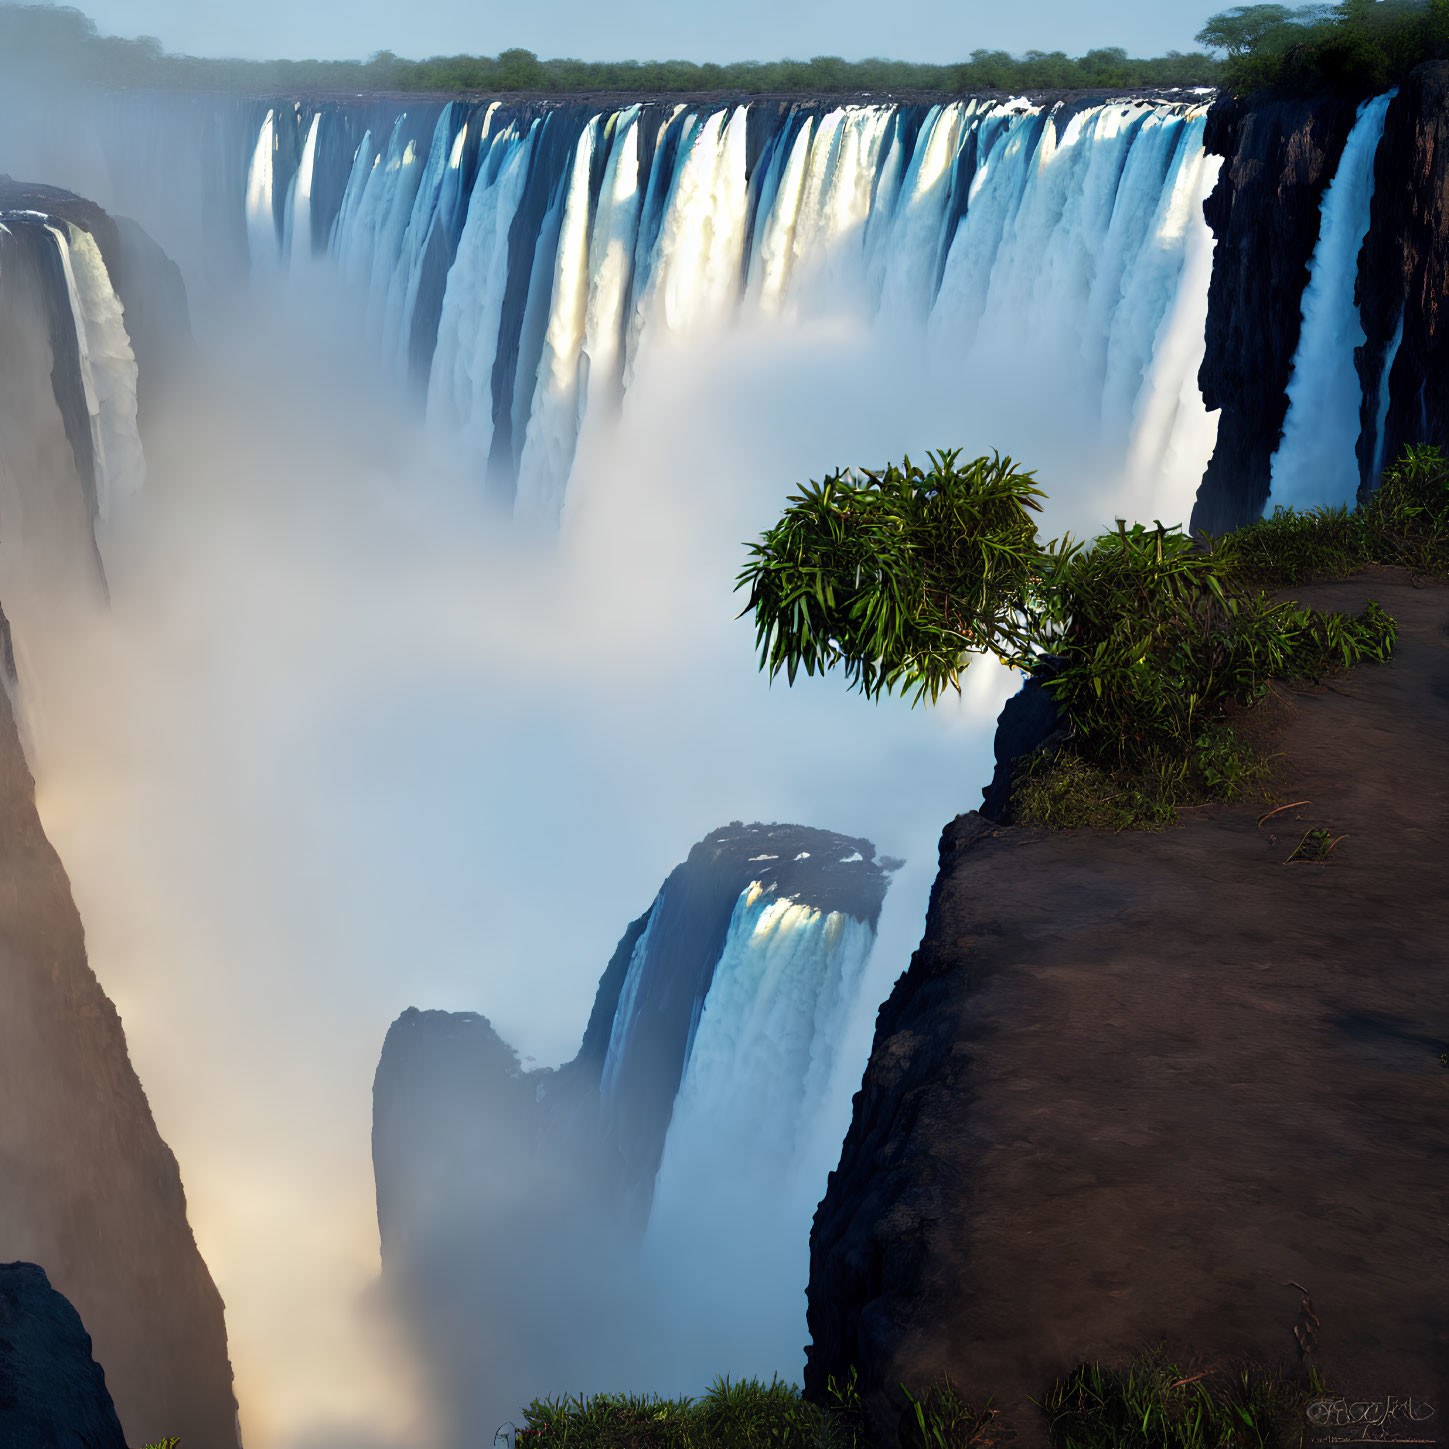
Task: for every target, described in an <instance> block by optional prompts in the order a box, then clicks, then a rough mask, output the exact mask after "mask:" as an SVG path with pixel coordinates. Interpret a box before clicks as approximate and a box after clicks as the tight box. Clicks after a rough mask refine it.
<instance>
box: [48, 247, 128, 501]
mask: <svg viewBox="0 0 1449 1449" xmlns="http://www.w3.org/2000/svg"><path fill="white" fill-rule="evenodd" d="M46 230H47V231H48V232H49V233H50V235H51V236H52V237H53V238H54V240H55V247H56V250H57V252H58V253H59V254H60V261H61V266H62V268H63V270H64V272H65V282H66V290H67V291H68V293H69V295H70V305H71V313H72V315H73V316H74V319H75V335H76V344H77V347H78V349H79V355H80V357H79V360H80V373H81V383H82V387H83V389H84V392H85V401H86V410H87V412H88V413H89V414H90V420H91V443H92V449H93V457H94V469H95V490H96V517H97V520H98V521H99V522H100V523H101V524H106V523H109V522H110V521H111V520H112V519H113V518H114V517H115V513H116V510H117V508H118V506H119V505H120V504H121V503H123V502H124V501H125V500H126V499H127V498H129V497H131V496H132V495H133V494H135V493H137V492H139V491H140V489H141V487H142V486H143V485H144V484H145V481H146V455H145V452H144V451H143V449H142V447H141V436H140V433H139V432H138V430H137V426H136V380H137V370H136V355H135V353H134V352H133V351H132V349H131V339H130V337H129V335H128V334H127V332H126V320H125V313H124V310H123V309H122V306H121V299H120V298H119V297H118V296H117V295H116V291H115V288H114V287H113V286H112V285H111V278H110V274H109V272H107V270H106V263H105V260H104V258H103V257H102V256H101V249H100V247H98V246H97V245H96V241H95V238H94V237H93V236H91V234H90V233H89V232H88V231H83V230H82V229H81V228H80V227H78V226H73V225H71V224H70V223H69V222H62V223H60V224H58V225H47V226H46Z"/></svg>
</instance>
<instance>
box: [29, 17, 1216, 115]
mask: <svg viewBox="0 0 1449 1449" xmlns="http://www.w3.org/2000/svg"><path fill="white" fill-rule="evenodd" d="M7 63H14V68H15V69H16V70H17V71H18V72H19V73H20V74H22V75H23V76H25V77H27V78H34V79H40V80H44V81H46V82H48V83H56V82H58V81H72V82H75V83H79V84H84V85H94V86H107V87H118V88H128V87H177V88H185V89H197V90H243V91H252V92H257V93H272V92H283V93H296V92H298V91H349V92H377V91H408V92H419V91H421V92H430V93H432V92H441V93H445V94H450V93H457V92H465V91H481V92H484V93H497V92H501V93H511V94H517V93H521V92H522V93H529V92H532V93H545V94H550V95H574V94H580V93H585V92H592V93H595V94H601V93H611V92H612V93H623V94H629V95H638V94H641V93H662V94H670V93H673V94H681V93H685V94H688V93H707V92H718V91H725V92H729V93H732V94H736V95H760V94H790V93H805V94H810V95H816V94H820V95H838V94H842V93H848V92H860V91H870V92H880V91H897V92H899V91H908V92H909V91H917V92H927V93H934V94H941V93H945V94H960V93H962V92H964V91H978V90H1012V91H1020V90H1041V89H1057V88H1061V89H1084V88H1085V89H1093V88H1106V89H1128V88H1137V87H1152V86H1195V85H1212V84H1214V83H1215V82H1216V79H1217V76H1218V72H1219V70H1220V63H1219V62H1218V61H1216V60H1214V59H1213V58H1212V57H1211V56H1209V55H1206V54H1204V53H1201V52H1195V53H1193V54H1190V55H1183V54H1181V53H1179V52H1177V51H1169V52H1168V54H1167V55H1165V56H1158V57H1156V58H1154V59H1136V60H1134V59H1132V58H1130V57H1129V56H1128V55H1127V52H1126V51H1125V50H1122V49H1120V48H1116V47H1104V48H1102V49H1098V50H1093V51H1089V52H1088V53H1087V54H1086V55H1083V56H1080V57H1077V58H1072V57H1069V56H1067V55H1066V54H1065V53H1064V52H1061V51H1052V52H1046V51H1038V50H1033V51H1028V52H1027V53H1026V55H1025V56H1022V57H1014V56H1011V55H1009V54H1007V53H1006V52H1005V51H988V50H976V51H973V52H972V53H971V55H970V57H969V58H968V59H966V60H961V61H955V62H949V63H946V64H941V65H924V64H913V63H910V62H907V61H898V60H884V59H879V58H874V59H869V60H861V61H846V60H842V59H841V58H840V57H839V56H831V55H819V56H815V57H814V58H813V59H811V60H808V61H806V60H778V61H766V62H759V61H741V62H738V63H735V64H730V65H713V64H703V65H700V64H696V63H695V62H693V61H687V60H660V61H583V60H573V59H556V60H540V59H539V57H538V56H536V55H534V54H533V52H532V51H529V50H521V49H512V50H504V51H502V52H500V53H499V54H498V55H496V56H486V55H483V56H478V55H453V56H441V55H440V56H433V57H432V58H430V59H427V60H405V59H402V58H401V57H399V56H396V55H394V54H393V53H392V52H391V51H380V52H378V53H377V54H376V55H373V56H371V57H370V58H369V59H367V60H365V61H362V60H351V61H343V60H296V61H288V60H269V61H243V60H206V59H200V58H198V57H195V56H186V55H170V54H167V53H166V52H165V51H163V50H162V48H161V45H160V42H159V41H157V40H155V39H153V38H151V37H142V38H141V39H139V40H125V39H120V38H117V37H114V36H102V35H100V34H99V33H98V32H97V30H96V26H95V24H94V23H93V22H92V21H91V20H89V19H87V18H86V16H85V15H83V14H82V13H81V12H80V11H79V10H77V9H74V8H73V7H71V6H54V5H37V4H13V3H11V4H0V70H4V69H5V68H6V65H7Z"/></svg>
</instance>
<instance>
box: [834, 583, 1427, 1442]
mask: <svg viewBox="0 0 1449 1449" xmlns="http://www.w3.org/2000/svg"><path fill="white" fill-rule="evenodd" d="M1295 592H1296V595H1297V597H1299V598H1300V599H1302V601H1303V602H1304V603H1306V604H1311V605H1313V606H1315V607H1325V608H1342V609H1347V610H1358V609H1359V608H1361V607H1362V605H1363V602H1364V600H1365V599H1366V598H1376V599H1378V600H1379V601H1380V602H1381V603H1382V604H1383V605H1384V607H1385V608H1386V609H1387V610H1388V611H1389V612H1390V613H1391V614H1392V615H1394V616H1395V618H1396V619H1397V620H1398V622H1399V628H1400V644H1399V651H1398V655H1397V657H1396V658H1395V659H1394V660H1393V661H1392V662H1391V663H1389V664H1386V665H1377V666H1376V665H1369V666H1363V667H1361V668H1359V669H1357V670H1356V671H1354V673H1352V674H1351V675H1349V676H1346V677H1344V678H1341V679H1337V680H1334V681H1332V682H1331V684H1327V685H1320V686H1317V687H1315V688H1313V689H1310V690H1303V691H1284V692H1283V694H1282V696H1281V701H1282V702H1281V704H1280V706H1279V710H1280V716H1281V718H1280V723H1279V725H1278V727H1277V737H1276V743H1275V746H1274V747H1275V748H1276V749H1279V750H1281V751H1282V759H1281V762H1280V767H1279V768H1280V786H1281V789H1282V790H1283V792H1284V793H1283V799H1284V800H1285V801H1288V802H1298V801H1302V802H1306V803H1304V804H1301V805H1297V806H1295V808H1293V809H1290V810H1283V811H1281V812H1280V813H1279V814H1277V815H1274V816H1272V817H1270V818H1269V819H1267V820H1264V821H1262V822H1261V824H1260V823H1259V817H1260V816H1261V815H1262V813H1263V812H1264V810H1265V809H1266V808H1267V807H1266V806H1262V805H1257V806H1253V807H1249V806H1212V807H1208V808H1205V809H1199V810H1194V811H1189V812H1185V813H1184V817H1183V820H1184V823H1183V824H1182V825H1181V826H1180V827H1178V828H1174V829H1169V830H1167V831H1165V832H1161V833H1154V832H1127V833H1123V834H1119V835H1107V834H1096V833H1092V832H1089V831H1071V832H1063V833H1058V834H1052V835H1049V834H1046V833H1045V832H1041V831H1034V830H1030V829H1026V828H1016V827H1000V826H996V825H993V824H992V823H991V822H990V821H988V820H986V819H984V818H983V817H982V816H980V815H977V814H974V813H973V814H966V815H962V816H959V817H958V818H957V819H956V820H955V821H953V822H952V824H951V825H949V826H948V827H947V829H946V831H945V833H944V835H943V837H942V843H941V872H940V876H939V879H938V881H937V884H936V887H935V890H934V892H933V895H932V900H931V906H930V911H929V915H928V920H927V925H926V932H925V937H924V939H923V941H922V944H921V947H920V949H919V950H918V951H917V953H916V955H915V957H914V959H913V961H912V963H911V966H910V969H909V971H907V972H906V973H905V974H904V975H903V976H902V977H901V978H900V980H899V981H898V982H897V983H896V986H895V989H894V991H893V992H892V994H891V997H890V999H889V1000H888V1001H887V1003H886V1004H885V1005H884V1006H883V1007H882V1009H881V1012H880V1015H879V1018H878V1022H877V1029H876V1036H875V1042H874V1047H873V1050H872V1054H871V1058H870V1063H869V1066H868V1068H867V1070H866V1073H865V1078H864V1083H863V1086H862V1089H861V1091H860V1093H859V1094H858V1095H857V1096H856V1099H855V1107H854V1117H853V1121H852V1123H851V1126H850V1129H849V1132H848V1135H847V1137H846V1141H845V1144H844V1149H843V1153H842V1157H841V1161H840V1166H839V1168H838V1170H837V1171H836V1172H835V1173H833V1174H832V1175H831V1178H830V1183H829V1187H828V1189H827V1192H826V1195H825V1198H824V1200H823V1202H822V1203H821V1206H820V1209H819V1211H818V1213H817V1216H816V1219H815V1225H814V1230H813V1232H812V1235H811V1269H810V1285H809V1294H808V1300H809V1302H808V1318H809V1327H810V1333H811V1336H812V1339H813V1342H812V1344H811V1346H810V1347H809V1349H808V1350H807V1354H808V1361H807V1369H806V1387H807V1392H810V1393H812V1394H813V1395H817V1396H818V1395H820V1394H822V1393H823V1391H824V1389H825V1384H826V1379H827V1375H831V1374H835V1375H840V1374H843V1373H845V1372H846V1371H847V1370H848V1368H849V1367H850V1366H851V1365H856V1366H858V1367H859V1370H860V1373H861V1379H862V1388H863V1390H864V1392H865V1395H866V1398H867V1403H868V1405H869V1407H870V1410H871V1414H872V1419H873V1423H874V1426H875V1429H876V1432H877V1435H878V1436H879V1441H880V1442H883V1443H884V1442H890V1441H892V1440H893V1439H894V1434H895V1426H896V1423H897V1416H898V1414H899V1411H900V1408H901V1406H902V1404H903V1402H904V1400H903V1398H902V1396H901V1394H900V1392H899V1389H898V1385H899V1384H900V1383H902V1382H904V1383H905V1384H906V1385H907V1386H909V1387H911V1388H912V1389H913V1390H914V1391H919V1390H920V1389H922V1388H924V1387H925V1386H926V1385H927V1384H928V1383H929V1382H931V1381H933V1380H935V1379H937V1378H938V1377H939V1376H940V1375H941V1374H942V1373H947V1372H949V1374H950V1375H951V1377H952V1379H953V1381H954V1382H955V1383H956V1385H957V1386H958V1388H960V1389H962V1390H963V1391H964V1392H965V1393H966V1394H967V1396H968V1397H971V1398H974V1399H975V1400H976V1401H977V1402H982V1401H984V1400H985V1399H986V1398H987V1396H989V1395H995V1400H996V1404H997V1406H998V1408H999V1410H1000V1413H1001V1417H1000V1420H999V1425H1000V1427H1001V1428H1002V1429H1003V1430H1004V1431H1006V1436H1007V1437H1014V1441H1015V1443H1017V1444H1018V1445H1044V1444H1045V1442H1046V1421H1045V1418H1044V1416H1043V1415H1042V1413H1041V1412H1040V1410H1039V1409H1037V1408H1035V1407H1034V1406H1033V1405H1032V1404H1031V1403H1030V1402H1029V1399H1030V1398H1031V1397H1036V1398H1040V1397H1041V1396H1042V1394H1043V1392H1044V1391H1045V1390H1046V1389H1047V1388H1048V1386H1049V1385H1050V1384H1051V1383H1052V1382H1053V1381H1055V1380H1056V1379H1058V1378H1059V1377H1061V1376H1062V1375H1065V1374H1067V1373H1069V1372H1070V1371H1071V1370H1072V1369H1074V1368H1075V1367H1077V1366H1078V1365H1079V1364H1081V1363H1083V1362H1088V1361H1099V1362H1102V1363H1104V1364H1107V1365H1116V1366H1119V1367H1120V1366H1125V1364H1126V1363H1127V1362H1128V1361H1129V1360H1130V1359H1131V1358H1132V1357H1133V1355H1134V1354H1136V1353H1137V1352H1138V1351H1139V1350H1141V1349H1143V1348H1144V1347H1147V1346H1148V1345H1149V1344H1152V1343H1154V1342H1163V1341H1165V1342H1166V1345H1167V1347H1168V1349H1169V1350H1170V1351H1171V1352H1173V1353H1174V1354H1176V1355H1177V1356H1178V1362H1180V1363H1182V1364H1183V1366H1184V1371H1185V1372H1196V1371H1198V1370H1200V1369H1207V1368H1214V1367H1220V1366H1226V1365H1229V1364H1231V1363H1232V1362H1233V1361H1234V1360H1236V1359H1238V1358H1239V1357H1241V1356H1253V1357H1256V1358H1258V1359H1260V1360H1262V1361H1265V1362H1268V1363H1278V1364H1281V1365H1284V1366H1286V1367H1287V1368H1288V1369H1289V1370H1290V1372H1295V1373H1296V1372H1301V1370H1302V1367H1303V1364H1302V1361H1301V1359H1300V1350H1299V1348H1298V1346H1297V1342H1296V1340H1295V1337H1294V1329H1295V1326H1298V1327H1301V1326H1302V1324H1303V1321H1304V1320H1302V1319H1301V1318H1300V1305H1301V1302H1302V1299H1303V1293H1302V1292H1301V1291H1300V1289H1299V1287H1297V1286H1295V1285H1302V1287H1303V1288H1306V1289H1307V1290H1308V1291H1309V1293H1310V1295H1311V1299H1312V1303H1313V1307H1314V1310H1315V1311H1316V1313H1317V1314H1318V1317H1319V1320H1320V1323H1319V1327H1318V1330H1317V1333H1316V1339H1315V1340H1311V1341H1310V1349H1309V1358H1308V1360H1307V1361H1308V1362H1316V1363H1317V1366H1318V1367H1319V1370H1320V1372H1321V1373H1323V1374H1324V1376H1325V1378H1326V1379H1327V1381H1328V1384H1329V1387H1330V1388H1331V1389H1334V1390H1335V1391H1337V1392H1340V1393H1343V1394H1346V1395H1348V1396H1349V1397H1350V1398H1360V1399H1382V1398H1383V1397H1385V1396H1386V1395H1397V1396H1400V1397H1407V1396H1410V1395H1412V1396H1413V1397H1414V1398H1415V1400H1416V1401H1419V1402H1420V1403H1424V1402H1427V1403H1429V1404H1431V1405H1432V1406H1433V1407H1434V1410H1435V1417H1434V1418H1433V1419H1432V1420H1430V1421H1428V1422H1427V1424H1424V1423H1421V1424H1416V1425H1415V1426H1414V1427H1415V1430H1416V1431H1419V1432H1420V1436H1421V1437H1425V1438H1427V1439H1428V1440H1429V1441H1434V1440H1435V1439H1436V1437H1437V1439H1438V1441H1439V1442H1443V1441H1444V1440H1445V1438H1446V1437H1449V1436H1446V1431H1445V1424H1446V1423H1449V1250H1446V1241H1445V1238H1446V1228H1445V1224H1446V1223H1449V1173H1446V1171H1445V1163H1446V1161H1449V1070H1446V1069H1445V1067H1444V1066H1443V1065H1441V1053H1445V1052H1449V990H1446V987H1449V945H1446V940H1445V914H1446V913H1445V895H1446V892H1445V886H1444V861H1445V859H1446V855H1449V588H1446V587H1444V586H1443V585H1438V584H1430V585H1426V586H1424V587H1414V586H1413V585H1412V584H1411V582H1410V581H1409V580H1408V579H1407V577H1406V576H1405V575H1404V574H1402V573H1401V572H1398V571H1390V570H1372V571H1367V572H1365V573H1363V574H1360V575H1357V576H1355V577H1354V578H1353V579H1351V580H1349V581H1347V582H1343V583H1338V584H1332V585H1320V586H1314V587H1310V588H1305V589H1301V590H1297V591H1295ZM1319 827H1321V828H1324V829H1328V830H1331V831H1332V832H1333V835H1334V836H1336V837H1337V836H1341V837H1343V838H1342V839H1341V840H1339V843H1338V844H1337V845H1336V846H1335V847H1334V849H1333V850H1332V852H1331V854H1330V856H1329V857H1328V860H1327V861H1326V863H1323V864H1312V865H1309V864H1291V865H1289V864H1285V863H1284V862H1285V861H1286V860H1287V858H1288V856H1289V855H1290V854H1291V853H1292V851H1293V849H1294V847H1295V845H1296V844H1297V843H1298V842H1299V840H1300V839H1301V838H1302V836H1303V834H1304V832H1305V831H1307V830H1309V829H1311V828H1319ZM1425 1429H1428V1431H1429V1432H1428V1433H1427V1435H1423V1434H1422V1431H1424V1430H1425Z"/></svg>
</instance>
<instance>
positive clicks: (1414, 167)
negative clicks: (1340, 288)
mask: <svg viewBox="0 0 1449 1449" xmlns="http://www.w3.org/2000/svg"><path fill="white" fill-rule="evenodd" d="M1370 216H1371V221H1370V225H1369V234H1368V237H1367V238H1366V239H1365V242H1364V248H1363V251H1362V253H1361V254H1360V256H1359V271H1358V288H1357V296H1358V303H1359V310H1360V315H1361V317H1362V321H1363V326H1364V336H1365V338H1366V341H1365V343H1364V346H1362V347H1361V348H1359V349H1358V351H1357V352H1356V354H1355V359H1356V361H1357V363H1358V372H1359V378H1360V380H1361V381H1362V383H1363V411H1362V414H1361V419H1362V428H1361V431H1360V435H1359V448H1358V458H1359V469H1360V478H1361V480H1362V482H1361V491H1364V490H1369V489H1372V488H1373V487H1374V485H1375V484H1376V483H1377V481H1378V475H1377V469H1378V467H1380V466H1382V463H1383V462H1384V461H1387V462H1390V463H1391V462H1393V460H1394V459H1395V458H1397V457H1398V456H1399V454H1400V453H1401V451H1402V450H1403V447H1404V445H1405V444H1406V443H1439V444H1445V443H1449V61H1435V62H1432V63H1430V64H1427V65H1421V66H1420V67H1419V68H1418V69H1417V70H1415V71H1414V72H1413V74H1412V75H1411V76H1410V77H1409V79H1408V82H1407V83H1406V84H1405V85H1404V86H1403V87H1402V88H1401V89H1400V92H1399V94H1398V95H1397V96H1396V97H1395V98H1394V99H1393V101H1392V102H1390V104H1389V109H1388V114H1387V116H1386V117H1385V118H1384V137H1383V141H1382V143H1381V144H1380V146H1379V152H1378V157H1377V159H1376V161H1375V165H1374V197H1373V205H1372V209H1371V212H1370ZM1396 338H1397V339H1400V340H1399V341H1398V345H1397V349H1395V339H1396ZM1386 363H1387V364H1388V366H1389V379H1388V381H1389V397H1388V403H1389V406H1388V410H1387V414H1386V417H1385V420H1384V428H1383V433H1382V436H1380V435H1379V427H1378V420H1379V412H1380V409H1381V406H1382V393H1383V377H1384V368H1385V364H1386Z"/></svg>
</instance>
